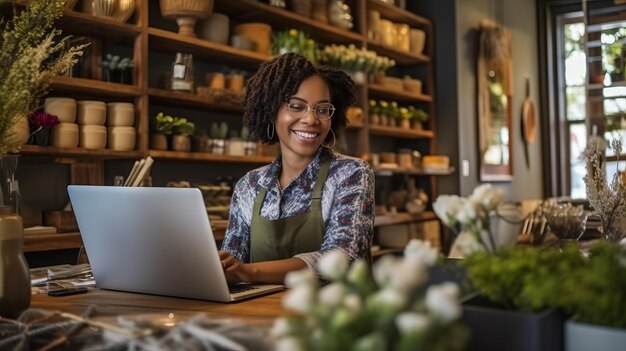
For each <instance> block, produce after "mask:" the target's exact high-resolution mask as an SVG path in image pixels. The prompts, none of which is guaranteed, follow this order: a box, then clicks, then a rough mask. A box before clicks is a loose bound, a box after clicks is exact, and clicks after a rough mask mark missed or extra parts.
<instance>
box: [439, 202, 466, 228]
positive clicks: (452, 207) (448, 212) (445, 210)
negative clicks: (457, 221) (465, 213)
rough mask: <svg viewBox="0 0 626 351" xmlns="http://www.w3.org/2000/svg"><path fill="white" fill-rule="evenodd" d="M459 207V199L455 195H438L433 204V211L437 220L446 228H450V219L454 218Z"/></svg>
mask: <svg viewBox="0 0 626 351" xmlns="http://www.w3.org/2000/svg"><path fill="white" fill-rule="evenodd" d="M460 207H461V198H460V197H458V196H457V195H439V196H438V197H437V200H435V202H434V203H433V210H434V211H435V214H436V215H437V217H439V219H440V220H441V221H442V222H443V223H444V224H445V225H447V226H450V225H451V223H450V217H452V218H454V217H456V213H457V211H458V210H459V208H460Z"/></svg>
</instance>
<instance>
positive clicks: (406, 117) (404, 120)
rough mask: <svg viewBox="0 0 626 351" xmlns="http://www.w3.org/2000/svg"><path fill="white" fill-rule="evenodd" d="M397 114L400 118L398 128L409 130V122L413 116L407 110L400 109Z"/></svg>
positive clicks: (404, 108)
mask: <svg viewBox="0 0 626 351" xmlns="http://www.w3.org/2000/svg"><path fill="white" fill-rule="evenodd" d="M399 113H400V118H401V121H400V127H401V128H402V129H411V120H412V119H413V114H412V113H411V111H410V110H409V108H406V107H400V109H399Z"/></svg>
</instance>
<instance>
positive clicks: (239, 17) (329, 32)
mask: <svg viewBox="0 0 626 351" xmlns="http://www.w3.org/2000/svg"><path fill="white" fill-rule="evenodd" d="M215 12H219V13H224V14H227V15H228V16H229V17H230V18H231V20H236V21H238V22H263V23H268V24H271V25H272V30H273V31H277V30H288V29H291V28H294V29H298V30H304V31H305V32H306V33H308V34H309V35H310V36H311V37H312V38H313V39H315V40H316V41H321V42H325V43H336V44H350V43H354V44H360V43H362V42H363V36H362V35H360V34H358V33H355V32H351V31H349V30H345V29H341V28H338V27H335V26H332V25H330V24H327V23H324V22H321V21H317V20H314V19H311V18H308V17H305V16H302V15H300V14H297V13H295V12H291V11H288V10H286V9H282V8H279V7H276V6H271V5H268V4H264V3H262V2H260V1H250V0H217V1H215Z"/></svg>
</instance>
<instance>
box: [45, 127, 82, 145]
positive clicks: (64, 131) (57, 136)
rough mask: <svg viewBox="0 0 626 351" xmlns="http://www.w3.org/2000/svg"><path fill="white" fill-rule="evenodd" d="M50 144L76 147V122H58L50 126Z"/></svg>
mask: <svg viewBox="0 0 626 351" xmlns="http://www.w3.org/2000/svg"><path fill="white" fill-rule="evenodd" d="M50 137H51V139H52V146H54V147H60V148H75V147H78V124H76V123H59V124H57V125H56V126H54V127H52V133H51V135H50Z"/></svg>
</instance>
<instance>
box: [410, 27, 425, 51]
mask: <svg viewBox="0 0 626 351" xmlns="http://www.w3.org/2000/svg"><path fill="white" fill-rule="evenodd" d="M410 38H411V45H410V46H411V52H412V53H414V54H416V55H420V54H421V53H422V51H424V45H425V44H426V32H424V31H423V30H421V29H416V28H411V30H410Z"/></svg>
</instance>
